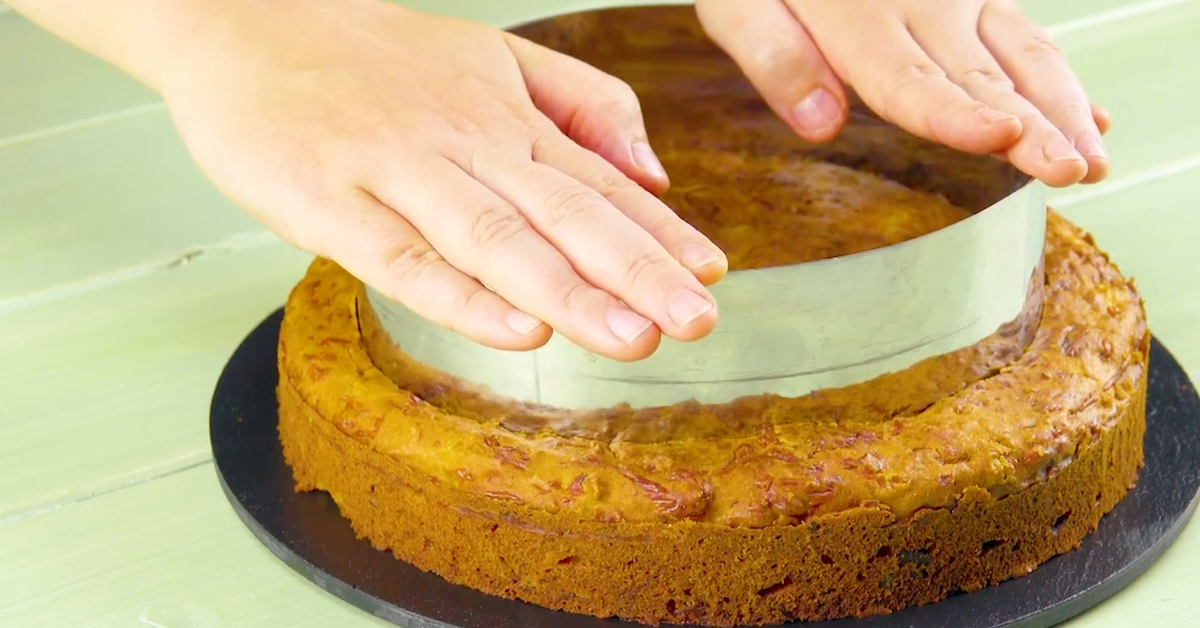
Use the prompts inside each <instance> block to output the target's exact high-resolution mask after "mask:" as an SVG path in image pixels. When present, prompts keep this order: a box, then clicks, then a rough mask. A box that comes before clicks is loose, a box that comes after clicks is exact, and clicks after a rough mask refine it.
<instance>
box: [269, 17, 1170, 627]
mask: <svg viewBox="0 0 1200 628" xmlns="http://www.w3.org/2000/svg"><path fill="white" fill-rule="evenodd" d="M644 11H645V13H641V14H639V15H641V16H642V17H645V16H650V17H651V18H653V19H649V20H643V21H641V22H639V24H640V25H642V26H644V27H645V29H644V30H641V31H639V33H640V36H644V37H646V38H649V39H651V40H655V37H656V35H655V33H658V34H659V35H658V36H657V37H658V39H657V40H655V41H652V42H651V43H650V44H646V45H643V46H641V47H640V48H639V50H641V52H643V53H644V52H645V51H646V50H651V49H653V48H654V46H661V48H660V49H659V50H658V51H657V52H656V53H655V54H654V55H653V59H654V61H653V63H650V62H647V61H646V58H647V57H645V56H641V57H637V56H636V55H632V54H627V53H626V52H622V51H628V50H630V49H632V48H637V46H633V45H631V44H630V43H629V41H627V40H624V39H622V38H621V37H615V38H607V39H604V38H599V37H598V36H595V34H596V33H602V32H606V29H607V30H608V31H611V32H617V30H619V29H616V30H614V29H613V27H612V25H611V24H608V25H607V26H606V25H605V20H606V19H610V18H607V17H604V14H603V13H600V14H592V15H593V17H590V18H588V19H576V18H562V19H559V20H550V21H547V22H542V23H538V24H536V25H531V26H529V27H527V28H526V29H525V30H524V31H523V34H526V35H528V36H530V37H531V38H534V39H537V40H538V41H541V42H542V43H547V44H548V45H553V44H555V42H557V43H558V44H559V45H558V46H556V47H559V48H560V49H563V48H568V49H569V48H570V47H569V46H566V45H565V44H564V43H563V42H565V41H569V42H574V43H573V45H575V46H576V48H575V50H578V51H586V52H587V54H589V55H592V56H591V58H589V59H588V60H589V61H590V62H593V63H595V64H596V65H598V66H600V67H602V68H603V69H605V70H607V71H611V72H613V73H615V74H618V75H620V76H622V78H626V80H629V81H630V83H631V84H633V85H634V86H635V89H638V91H639V93H640V94H642V96H643V103H644V104H645V106H646V112H647V120H648V126H649V129H650V133H651V139H652V141H653V143H654V144H655V146H656V147H657V148H658V149H659V152H660V155H661V157H662V158H663V162H664V164H665V165H666V167H667V169H668V172H670V173H671V174H672V179H673V186H672V189H671V190H670V191H669V192H668V193H667V194H666V195H665V200H666V202H667V203H668V204H670V205H671V206H672V207H673V208H674V209H675V210H676V211H677V212H678V213H679V214H680V215H681V216H682V217H684V218H685V219H687V220H688V221H689V222H691V223H692V224H694V225H696V226H697V228H699V229H700V230H701V231H703V232H704V233H705V234H706V235H708V236H709V237H711V238H712V239H713V241H714V242H716V243H717V244H718V245H720V246H721V247H722V248H723V249H724V250H725V251H726V252H727V254H728V256H729V259H730V266H731V269H734V270H738V269H748V268H761V267H766V266H774V265H781V264H794V263H798V262H803V261H809V260H814V259H822V258H827V257H831V256H837V255H846V254H851V253H856V252H860V251H865V250H869V249H873V248H878V247H882V246H888V245H890V244H895V243H898V242H903V241H905V240H908V239H911V238H914V237H917V236H920V235H922V234H924V233H928V232H930V231H933V230H936V229H939V228H942V227H945V226H947V225H950V224H953V223H954V222H957V221H959V220H962V219H964V218H967V217H968V216H969V215H970V212H968V211H966V210H964V209H961V208H959V207H958V206H956V205H955V204H954V203H952V202H950V201H949V200H947V198H946V197H945V196H942V195H938V194H933V193H930V192H927V191H920V190H917V189H914V188H910V187H907V186H905V185H901V184H900V183H898V182H896V181H894V180H889V178H888V177H887V176H884V175H885V174H886V173H887V172H889V168H888V167H886V164H885V165H884V166H883V167H876V168H871V167H867V166H868V165H864V166H863V167H854V164H844V163H843V164H838V163H830V162H824V161H821V160H816V159H811V158H809V157H804V158H801V157H799V156H798V155H797V154H794V153H791V152H789V151H788V150H787V148H786V143H787V141H791V140H780V139H779V138H781V137H791V135H790V134H789V133H788V132H787V130H786V129H781V128H780V127H779V126H778V123H777V121H776V122H775V123H774V125H772V123H769V122H767V121H766V120H768V117H769V111H766V110H765V108H764V106H763V105H762V104H761V101H758V100H754V99H753V98H752V97H751V95H752V90H748V89H746V88H745V87H744V86H739V87H737V88H736V89H734V88H730V89H721V90H717V91H716V92H714V93H713V94H712V95H711V98H709V99H708V100H705V99H704V98H692V99H689V103H690V104H689V105H680V104H678V103H675V102H674V101H668V100H666V98H667V96H668V95H669V92H670V91H671V89H672V86H671V85H670V84H669V81H666V80H665V79H664V78H663V77H665V76H669V77H672V80H676V81H681V80H683V78H682V77H683V75H686V74H688V73H689V72H690V73H692V75H693V78H695V76H694V75H695V74H696V73H697V72H700V73H705V74H707V75H708V76H709V78H712V79H713V80H717V81H719V82H722V84H724V83H723V82H725V81H729V80H731V79H730V70H729V68H728V65H727V64H726V65H725V66H722V67H723V68H724V69H715V68H716V67H717V66H718V65H720V63H721V62H720V61H719V59H718V60H717V61H714V60H713V59H716V57H713V56H712V54H713V53H712V49H711V46H709V45H707V44H703V43H702V42H703V37H702V34H700V33H699V32H698V29H697V27H696V25H695V24H694V17H692V16H691V14H690V8H689V7H679V8H668V9H646V10H644ZM597 15H598V16H599V17H596V16H597ZM656 16H657V17H656ZM684 16H686V17H684ZM664 25H665V26H664ZM668 26H669V27H670V28H668ZM656 27H657V28H656ZM620 32H626V33H627V34H626V35H625V36H624V37H633V36H634V35H632V34H628V33H629V32H631V31H629V30H628V29H627V30H626V31H620ZM563 33H567V34H569V35H570V36H569V37H567V36H564V35H563ZM662 33H668V34H670V35H671V36H670V37H667V36H665V35H662ZM680 33H682V35H681V34H680ZM614 42H615V43H614ZM664 42H665V43H664ZM681 42H683V43H681ZM685 44H686V45H685ZM580 54H581V56H582V55H583V53H582V52H581V53H580ZM605 55H608V56H607V57H606V56H605ZM705 55H708V56H705ZM697 58H702V59H704V62H703V63H699V64H697V63H694V61H695V60H696V59H697ZM606 59H607V61H606ZM685 60H691V62H689V63H685ZM719 72H723V73H724V74H718V73H719ZM713 77H716V78H713ZM651 84H653V85H655V86H657V90H656V89H649V88H646V87H645V86H646V85H651ZM696 84H697V83H695V82H693V83H692V85H696ZM708 85H710V86H711V83H708ZM656 99H657V100H656ZM688 106H691V107H693V109H691V110H689V109H688ZM751 109H753V110H754V111H755V112H756V113H755V114H754V115H749V114H748V113H747V112H748V111H750V110H751ZM689 111H691V113H690V114H689ZM764 112H765V114H768V115H763V114H764ZM702 115H706V116H707V118H706V120H707V121H705V122H703V123H701V122H699V120H700V116H702ZM748 121H749V122H748ZM768 137H769V138H773V139H772V141H771V142H766V141H765V140H766V138H768ZM781 142H782V144H781ZM768 144H769V145H768ZM876 165H878V164H876ZM893 171H894V169H893ZM964 180H966V181H970V173H964ZM1043 267H1044V270H1045V279H1044V282H1043V283H1042V285H1041V286H1040V287H1041V291H1040V299H1030V307H1028V308H1027V311H1026V312H1025V313H1024V314H1023V315H1022V316H1021V317H1020V318H1019V319H1018V320H1017V321H1014V323H1013V324H1012V325H1009V326H1006V327H1005V328H1002V329H1001V330H999V331H998V332H997V334H996V335H995V336H993V337H991V338H987V339H984V340H983V341H981V342H979V343H978V344H976V345H973V346H971V347H967V348H964V349H962V350H960V351H956V352H954V353H951V354H948V355H943V356H938V357H936V358H932V359H929V360H925V361H924V362H921V363H919V364H917V365H915V366H913V367H912V368H909V369H906V370H905V371H902V372H897V373H890V374H887V375H884V376H881V377H879V378H876V379H875V380H872V381H869V382H865V383H861V384H856V385H854V386H850V387H847V388H842V389H836V390H822V391H817V392H814V393H811V394H809V395H806V396H803V397H797V398H785V397H779V396H773V395H763V396H757V397H749V398H743V399H738V400H735V401H733V402H730V403H726V404H712V405H702V404H699V403H695V402H692V403H681V404H677V405H674V406H670V407H660V408H641V409H633V408H629V407H614V408H605V409H598V410H592V411H566V410H559V409H556V408H548V407H544V406H533V405H529V404H523V403H518V402H515V401H512V400H505V399H503V398H498V397H496V396H494V395H483V394H480V393H479V392H478V391H477V390H476V389H475V388H474V387H472V386H471V384H470V382H461V381H458V380H457V379H455V378H454V377H452V376H450V375H448V374H446V373H441V372H438V371H436V370H434V369H432V368H429V367H426V366H424V365H422V364H419V363H417V362H415V361H413V360H411V359H409V358H408V357H407V356H405V355H404V353H403V352H402V351H401V349H400V348H398V347H396V346H395V344H394V343H393V342H392V341H391V339H390V338H389V337H388V336H387V334H386V333H385V332H384V331H383V330H382V328H381V327H380V324H379V321H378V320H377V318H376V317H375V314H374V312H373V311H372V310H371V308H370V306H369V303H368V301H367V298H366V295H365V292H364V289H363V286H362V284H361V283H360V282H358V281H357V280H356V279H354V278H353V277H352V276H350V275H349V274H348V273H347V272H346V271H344V270H343V269H341V268H340V267H338V266H337V265H336V264H334V263H332V262H330V261H328V260H323V259H318V260H316V261H315V262H314V263H313V264H312V266H311V267H310V268H309V270H308V272H307V274H306V275H305V277H304V278H303V280H302V281H301V282H300V283H299V285H297V286H296V288H295V290H294V291H293V292H292V294H291V295H290V297H289V299H288V302H287V307H286V311H285V315H284V319H283V323H282V328H281V331H280V341H279V374H280V378H279V387H278V396H279V435H280V440H281V442H282V445H283V450H284V455H285V458H286V460H287V462H288V464H289V465H290V466H291V468H292V469H293V472H294V476H295V480H296V488H297V490H298V491H326V492H328V493H329V494H330V495H331V496H332V497H333V499H334V501H335V502H336V503H337V505H338V507H339V509H340V511H341V513H342V514H343V516H345V517H346V518H347V519H348V520H349V522H350V524H351V525H352V526H353V528H354V530H355V531H356V532H357V534H358V535H359V536H360V537H361V538H363V539H365V540H367V541H369V542H370V543H371V544H373V545H374V546H375V547H376V548H379V549H380V550H389V551H391V552H392V553H394V554H395V556H396V557H397V558H398V559H400V560H404V561H407V562H409V563H411V564H413V565H415V566H417V567H418V568H420V569H423V570H427V571H431V572H434V573H436V574H438V575H440V576H441V577H443V578H445V579H446V580H448V581H450V582H453V583H456V584H460V585H463V586H466V587H470V588H473V589H477V590H479V591H483V592H486V593H488V594H492V595H496V596H502V597H507V598H513V599H519V600H524V601H527V602H530V603H533V604H538V605H541V606H545V607H549V608H553V609H562V610H566V611H570V612H574V613H582V614H587V615H593V616H596V617H613V616H615V617H620V618H623V619H627V620H630V621H636V622H641V623H646V624H651V625H654V624H659V623H674V624H694V625H711V626H737V625H765V624H778V623H784V622H787V621H793V620H822V619H833V618H841V617H848V616H866V615H872V614H879V613H886V612H890V611H894V610H898V609H902V608H905V607H908V606H913V605H919V604H927V603H931V602H936V601H938V600H940V599H942V598H944V597H946V596H948V595H951V594H955V593H958V592H969V591H972V590H976V589H979V588H981V587H984V586H988V585H992V584H995V583H999V582H1001V581H1003V580H1006V579H1008V578H1012V577H1017V576H1021V575H1025V574H1028V573H1029V572H1031V571H1032V570H1033V569H1035V568H1036V567H1037V566H1038V565H1039V564H1041V563H1043V562H1045V561H1047V560H1049V559H1050V558H1052V557H1054V556H1055V555H1057V554H1060V553H1063V552H1067V551H1070V550H1072V549H1073V548H1075V547H1077V546H1078V545H1079V543H1080V542H1081V540H1082V539H1083V538H1084V537H1085V536H1086V535H1087V534H1088V533H1089V532H1090V531H1091V530H1093V529H1094V528H1095V526H1096V525H1097V523H1098V522H1099V521H1100V519H1101V518H1102V517H1103V516H1104V515H1105V514H1106V513H1107V512H1109V511H1110V510H1111V509H1112V508H1113V507H1114V506H1115V505H1116V504H1117V503H1118V502H1119V501H1120V500H1121V498H1122V497H1123V496H1124V495H1125V494H1126V493H1127V491H1128V490H1129V489H1130V488H1131V487H1132V486H1133V484H1134V482H1135V480H1136V478H1137V473H1138V469H1139V467H1140V466H1141V463H1142V438H1143V434H1144V431H1145V394H1146V382H1147V360H1148V354H1149V340H1150V336H1149V333H1148V331H1147V329H1146V323H1145V314H1144V310H1143V307H1142V303H1141V300H1140V298H1139V295H1138V293H1137V290H1136V289H1135V287H1134V285H1133V283H1132V282H1131V281H1130V280H1128V279H1126V278H1125V277H1123V276H1122V275H1121V273H1120V272H1119V271H1118V270H1117V268H1116V267H1115V266H1114V265H1113V264H1112V263H1110V262H1109V260H1108V259H1107V257H1106V256H1105V255H1104V253H1102V252H1101V251H1100V250H1098V249H1097V248H1096V246H1095V244H1094V243H1093V241H1092V240H1091V238H1090V237H1089V236H1088V235H1087V234H1085V233H1083V232H1082V231H1081V230H1080V229H1079V228H1077V227H1075V226H1074V225H1072V224H1070V223H1069V222H1068V221H1066V220H1065V219H1064V218H1062V217H1061V216H1059V215H1057V214H1055V213H1053V212H1048V214H1047V235H1046V245H1045V256H1044V262H1043ZM864 333H869V331H867V330H864ZM1014 339H1015V342H1014ZM701 342H702V341H701ZM1014 347H1015V348H1014Z"/></svg>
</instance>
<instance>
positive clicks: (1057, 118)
mask: <svg viewBox="0 0 1200 628" xmlns="http://www.w3.org/2000/svg"><path fill="white" fill-rule="evenodd" d="M979 36H980V38H981V39H982V40H983V43H984V45H986V46H987V47H988V49H989V50H991V51H992V54H994V55H995V57H996V60H997V61H999V63H1000V66H1001V67H1003V68H1004V71H1005V72H1006V73H1007V74H1008V75H1009V76H1010V77H1012V80H1013V83H1014V84H1015V85H1016V88H1017V91H1018V92H1020V93H1021V94H1023V95H1024V96H1025V98H1026V99H1028V100H1029V102H1031V103H1033V105H1034V106H1036V107H1037V108H1038V109H1039V110H1041V111H1042V113H1043V114H1044V115H1045V117H1046V118H1047V119H1048V120H1049V121H1050V122H1052V123H1053V124H1054V125H1055V126H1057V127H1058V128H1059V129H1060V130H1061V131H1062V133H1063V135H1065V136H1066V137H1067V139H1069V140H1070V141H1071V143H1072V144H1073V145H1074V147H1075V149H1076V150H1077V151H1078V152H1079V153H1080V154H1081V155H1083V157H1084V158H1085V159H1086V160H1087V166H1088V168H1087V171H1086V173H1085V175H1084V176H1083V177H1082V180H1083V181H1084V182H1087V183H1095V182H1097V181H1100V180H1101V179H1103V178H1104V177H1105V176H1107V174H1108V168H1109V161H1108V153H1107V152H1106V151H1105V149H1104V141H1103V140H1102V139H1101V133H1100V129H1099V127H1098V125H1097V124H1096V120H1095V116H1094V109H1093V107H1092V104H1091V102H1090V101H1089V100H1088V97H1087V94H1086V93H1085V92H1084V90H1083V86H1082V85H1081V84H1080V83H1079V79H1078V78H1076V77H1075V73H1074V72H1072V71H1071V68H1070V66H1069V65H1068V64H1067V61H1066V59H1065V58H1063V55H1062V54H1061V53H1060V52H1059V51H1058V48H1056V47H1055V46H1054V44H1053V43H1052V42H1051V40H1050V37H1049V35H1047V34H1046V32H1045V31H1044V30H1042V29H1041V28H1040V27H1039V26H1038V25H1037V24H1035V23H1034V22H1033V21H1031V20H1029V19H1028V18H1026V17H1025V16H1024V15H1022V14H1021V12H1020V10H1019V9H1018V8H1017V6H1016V3H1015V2H1012V1H1011V0H991V1H989V2H988V3H987V4H985V5H984V8H983V13H982V15H981V16H980V20H979Z"/></svg>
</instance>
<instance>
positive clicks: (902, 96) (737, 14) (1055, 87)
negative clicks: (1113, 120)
mask: <svg viewBox="0 0 1200 628" xmlns="http://www.w3.org/2000/svg"><path fill="white" fill-rule="evenodd" d="M696 10H697V12H698V15H699V17H700V20H701V22H702V23H703V24H704V28H705V30H706V31H707V32H708V34H709V36H710V37H711V38H712V39H713V41H714V42H716V44H717V45H718V46H720V47H721V48H722V49H724V50H725V51H726V53H728V54H729V55H730V56H731V57H733V59H734V60H735V61H736V62H737V63H738V64H739V65H740V66H741V68H742V70H743V71H744V72H745V73H746V75H747V77H748V78H749V79H750V81H751V82H752V83H753V84H754V85H755V87H756V88H757V89H758V90H759V91H760V92H762V94H763V96H764V98H765V99H766V100H767V102H768V103H769V104H770V106H771V107H772V109H773V110H774V111H775V112H776V113H777V114H778V115H779V116H780V117H781V118H782V119H783V120H785V121H787V122H788V123H789V124H790V125H791V126H792V127H793V128H794V129H795V130H796V132H797V133H799V134H800V135H801V136H803V137H804V138H805V139H808V140H810V141H817V142H819V141H825V140H828V139H830V138H832V137H833V136H835V135H836V134H837V133H838V131H839V130H840V129H841V127H842V125H843V124H844V123H845V121H846V115H847V103H846V93H845V90H844V89H843V87H842V79H844V80H845V81H846V83H847V84H849V85H850V86H851V87H853V88H854V90H855V91H856V92H857V93H858V94H859V96H860V97H861V98H862V99H863V102H864V103H865V104H866V105H867V106H869V107H870V108H871V109H872V110H873V111H875V112H876V113H878V114H879V115H880V116H881V117H883V118H885V119H887V120H888V121H890V122H892V123H893V124H896V125H898V126H900V127H902V128H904V129H906V130H908V131H909V132H911V133H913V134H915V135H918V136H921V137H924V138H925V139H928V140H932V141H936V142H939V143H942V144H945V145H947V146H950V147H953V148H956V149H958V150H962V151H965V152H971V153H978V154H993V155H996V156H997V157H999V158H1002V159H1007V160H1008V161H1010V162H1011V163H1012V164H1013V165H1014V166H1015V167H1017V168H1019V169H1021V170H1022V171H1024V172H1026V173H1028V174H1029V175H1031V176H1034V177H1037V178H1039V179H1041V180H1042V181H1044V182H1046V183H1047V184H1049V185H1052V186H1065V185H1070V184H1073V183H1078V182H1081V181H1082V182H1086V183H1094V182H1096V181H1099V180H1101V179H1103V178H1104V177H1105V176H1106V174H1107V172H1108V166H1109V163H1108V157H1107V155H1106V153H1105V150H1104V145H1103V143H1102V141H1101V135H1103V134H1104V133H1105V132H1107V131H1108V126H1109V118H1108V114H1107V113H1105V112H1104V111H1103V110H1102V109H1100V108H1098V107H1095V106H1093V105H1092V104H1091V103H1090V101H1089V100H1088V98H1087V95H1086V94H1085V93H1084V90H1083V88H1082V87H1081V86H1080V83H1079V80H1078V79H1077V78H1076V77H1075V75H1074V74H1073V73H1072V72H1071V69H1070V67H1068V65H1067V62H1066V60H1065V59H1064V58H1063V56H1062V55H1061V54H1060V53H1059V51H1058V49H1057V48H1055V47H1054V44H1053V43H1051V41H1050V38H1049V37H1048V36H1047V35H1046V33H1045V32H1044V31H1043V30H1042V29H1040V28H1039V27H1038V26H1037V25H1036V24H1034V23H1033V22H1031V21H1030V20H1029V19H1027V18H1026V17H1024V16H1023V15H1022V14H1021V12H1020V11H1019V9H1018V8H1017V4H1016V2H1015V0H842V1H839V2H833V1H831V0H697V1H696ZM839 77H841V79H839Z"/></svg>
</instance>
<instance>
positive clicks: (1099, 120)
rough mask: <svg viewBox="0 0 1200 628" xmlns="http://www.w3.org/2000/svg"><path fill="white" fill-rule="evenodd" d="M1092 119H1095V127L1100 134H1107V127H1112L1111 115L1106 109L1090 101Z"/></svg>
mask: <svg viewBox="0 0 1200 628" xmlns="http://www.w3.org/2000/svg"><path fill="white" fill-rule="evenodd" d="M1092 119H1093V120H1095V121H1096V128H1097V129H1099V130H1100V135H1108V131H1109V129H1111V128H1112V115H1111V114H1109V113H1108V110H1107V109H1105V108H1104V107H1101V106H1100V105H1097V104H1096V103H1092Z"/></svg>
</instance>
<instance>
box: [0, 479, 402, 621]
mask: <svg viewBox="0 0 1200 628" xmlns="http://www.w3.org/2000/svg"><path fill="white" fill-rule="evenodd" d="M3 529H4V533H3V534H0V625H3V626H5V627H6V628H24V627H29V628H33V627H35V626H36V627H38V628H41V627H44V626H63V627H66V626H72V627H75V626H80V627H82V626H88V627H89V628H108V627H112V628H128V627H131V626H141V627H162V628H165V627H169V628H240V627H245V628H270V627H273V626H278V627H283V626H287V627H288V628H302V627H312V628H317V627H327V626H337V627H339V628H367V627H376V628H379V627H382V626H386V625H388V624H385V623H383V622H381V621H379V620H376V619H375V618H373V617H371V616H370V615H367V614H365V613H361V612H359V611H357V610H355V609H353V608H351V607H349V605H346V604H343V603H342V602H340V601H338V600H331V599H330V598H329V597H328V596H327V595H325V594H324V593H323V592H322V591H320V590H319V589H317V588H316V587H315V586H313V585H311V584H309V583H308V582H307V581H305V580H303V579H302V578H300V577H299V576H298V575H296V574H294V573H293V572H291V571H290V570H288V569H287V567H285V566H284V565H283V564H282V563H280V562H278V561H277V560H275V559H274V557H272V556H271V555H270V554H269V553H267V551H266V550H265V549H264V548H263V547H262V546H261V545H260V544H258V542H257V541H256V540H255V539H254V538H253V537H252V536H251V535H250V533H249V532H248V531H247V530H246V529H245V528H244V527H243V526H242V525H241V522H240V521H239V520H238V519H237V517H236V516H235V515H234V514H233V512H232V510H231V509H230V508H229V505H228V503H227V502H225V498H224V496H223V495H222V494H221V490H220V488H219V487H218V486H217V481H216V477H215V474H214V471H213V468H212V466H211V465H209V464H205V465H203V466H201V467H199V468H194V469H190V470H187V471H183V472H180V473H178V474H175V475H172V476H169V477H164V478H161V479H160V480H157V481H155V482H151V483H148V484H141V485H138V486H134V487H131V488H129V489H127V490H124V491H120V492H117V493H111V494H106V495H101V496H98V497H96V498H94V499H90V500H88V501H86V502H81V503H79V504H76V505H73V506H71V507H68V508H64V509H62V510H59V511H55V512H53V513H48V514H46V515H42V516H38V517H34V518H29V519H24V520H21V521H16V522H13V523H10V524H8V525H5V526H4V528H3Z"/></svg>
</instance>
